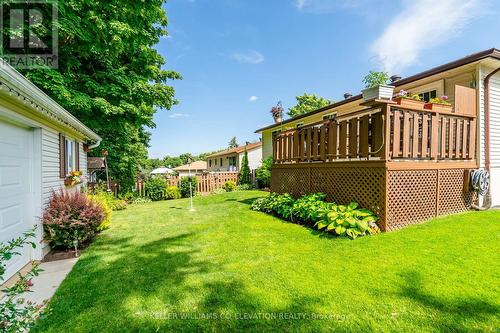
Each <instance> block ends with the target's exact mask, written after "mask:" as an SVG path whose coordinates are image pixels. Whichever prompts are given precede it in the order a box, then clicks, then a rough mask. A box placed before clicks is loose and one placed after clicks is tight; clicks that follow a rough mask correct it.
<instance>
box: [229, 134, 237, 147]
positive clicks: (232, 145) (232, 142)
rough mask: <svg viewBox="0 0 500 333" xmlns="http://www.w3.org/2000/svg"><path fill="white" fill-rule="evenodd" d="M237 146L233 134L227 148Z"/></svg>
mask: <svg viewBox="0 0 500 333" xmlns="http://www.w3.org/2000/svg"><path fill="white" fill-rule="evenodd" d="M236 147H238V142H237V141H236V137H235V136H233V138H232V139H231V141H229V148H236Z"/></svg>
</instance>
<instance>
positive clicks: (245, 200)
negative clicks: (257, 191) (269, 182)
mask: <svg viewBox="0 0 500 333" xmlns="http://www.w3.org/2000/svg"><path fill="white" fill-rule="evenodd" d="M259 198H262V197H253V198H247V199H243V200H234V199H233V201H238V202H241V203H242V204H245V205H249V206H250V205H251V204H253V202H254V201H255V200H257V199H259Z"/></svg>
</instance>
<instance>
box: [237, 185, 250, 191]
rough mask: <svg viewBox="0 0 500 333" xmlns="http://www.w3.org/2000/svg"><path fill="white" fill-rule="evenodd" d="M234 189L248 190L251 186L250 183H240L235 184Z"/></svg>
mask: <svg viewBox="0 0 500 333" xmlns="http://www.w3.org/2000/svg"><path fill="white" fill-rule="evenodd" d="M236 189H237V190H238V191H248V190H252V189H253V186H252V185H251V184H242V185H238V186H236Z"/></svg>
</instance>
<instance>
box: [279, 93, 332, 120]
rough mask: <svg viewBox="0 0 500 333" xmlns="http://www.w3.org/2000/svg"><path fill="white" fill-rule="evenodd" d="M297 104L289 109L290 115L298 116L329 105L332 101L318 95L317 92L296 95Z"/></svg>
mask: <svg viewBox="0 0 500 333" xmlns="http://www.w3.org/2000/svg"><path fill="white" fill-rule="evenodd" d="M295 99H296V100H297V104H296V105H295V106H293V107H291V108H289V109H288V112H287V114H288V115H289V116H290V117H296V116H298V115H301V114H304V113H308V112H311V111H314V110H317V109H321V108H323V107H325V106H327V105H330V104H331V103H332V101H330V100H328V99H326V98H323V97H320V96H317V95H316V94H307V93H306V94H304V95H301V96H297V97H295Z"/></svg>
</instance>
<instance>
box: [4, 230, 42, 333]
mask: <svg viewBox="0 0 500 333" xmlns="http://www.w3.org/2000/svg"><path fill="white" fill-rule="evenodd" d="M34 238H35V229H33V230H31V231H28V232H25V233H23V235H22V236H20V237H18V238H16V239H12V240H10V241H8V242H7V243H0V284H1V283H3V282H4V276H3V275H4V274H5V267H6V264H7V261H9V260H10V259H11V258H13V257H15V256H17V255H19V254H20V253H19V252H18V251H19V249H22V248H23V247H25V246H31V247H33V248H36V243H35V242H34V241H32V240H33V239H34ZM41 271H42V269H40V268H39V264H38V263H36V262H34V263H33V266H32V268H31V270H30V271H29V272H28V273H24V274H21V273H18V274H17V280H16V282H14V284H13V285H12V286H10V287H6V288H5V289H3V290H2V292H3V295H2V299H1V302H0V332H29V331H30V328H31V327H32V326H33V325H34V324H35V321H36V319H37V318H38V317H39V316H40V315H42V313H43V312H42V311H43V308H42V304H34V303H32V302H31V301H27V300H26V299H25V298H24V297H23V295H26V293H27V292H29V291H30V287H31V286H32V285H33V283H32V280H31V279H32V278H33V277H35V276H37V275H38V274H39V273H40V272H41Z"/></svg>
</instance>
